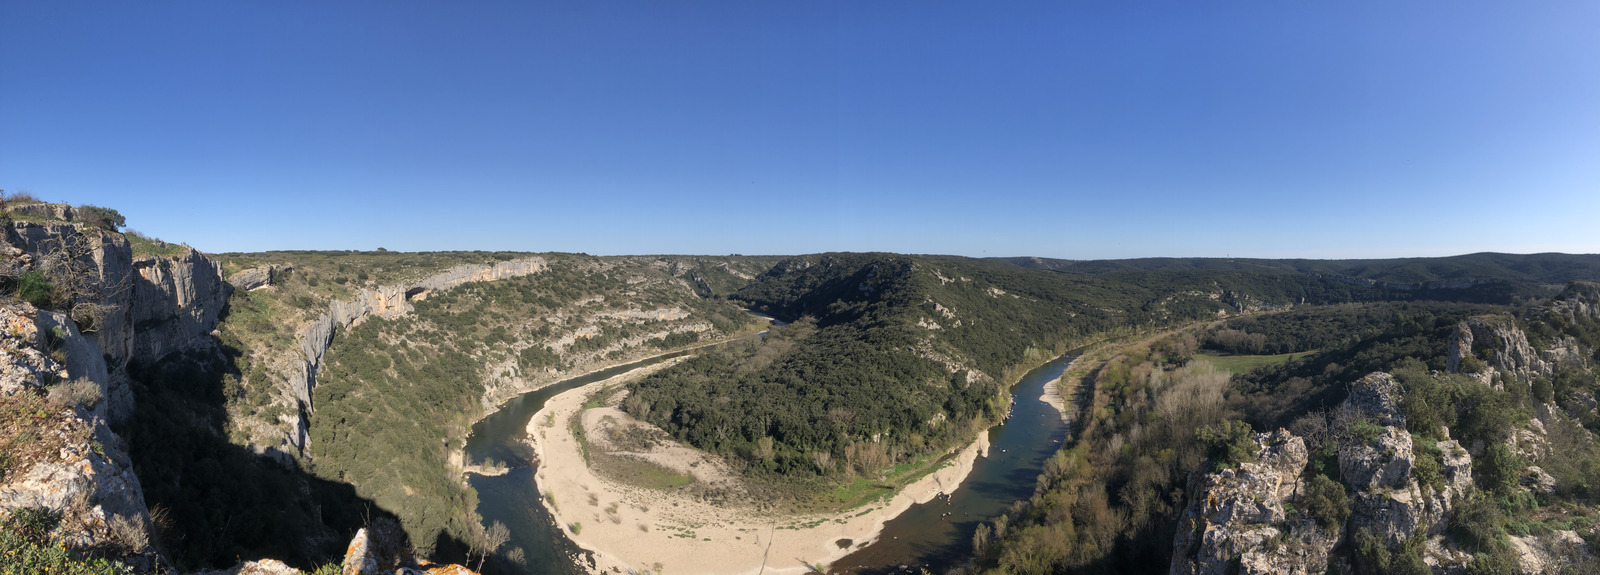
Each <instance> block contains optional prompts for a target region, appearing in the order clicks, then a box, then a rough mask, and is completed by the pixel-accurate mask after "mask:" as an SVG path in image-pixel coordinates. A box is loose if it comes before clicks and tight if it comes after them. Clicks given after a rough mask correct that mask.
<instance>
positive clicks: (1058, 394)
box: [1039, 355, 1083, 424]
mask: <svg viewBox="0 0 1600 575" xmlns="http://www.w3.org/2000/svg"><path fill="white" fill-rule="evenodd" d="M1082 359H1083V356H1082V355H1079V356H1078V357H1076V358H1073V360H1072V362H1071V363H1068V364H1067V367H1066V369H1065V370H1064V371H1063V372H1062V373H1061V376H1060V377H1057V378H1055V379H1052V380H1050V381H1049V382H1046V383H1045V384H1044V392H1043V393H1041V394H1040V395H1039V401H1043V402H1045V404H1047V405H1049V406H1050V407H1053V408H1055V410H1056V413H1057V414H1060V415H1061V422H1062V423H1067V424H1070V423H1072V414H1071V413H1069V412H1068V411H1067V398H1066V395H1064V394H1063V393H1062V391H1061V385H1062V381H1064V380H1066V379H1067V377H1068V376H1069V375H1077V376H1078V377H1080V378H1081V377H1082V374H1074V373H1073V370H1072V368H1073V367H1076V366H1077V365H1078V362H1079V361H1081V360H1082ZM1071 387H1073V388H1076V387H1077V386H1076V385H1073V386H1071Z"/></svg>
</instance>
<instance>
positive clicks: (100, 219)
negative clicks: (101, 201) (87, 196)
mask: <svg viewBox="0 0 1600 575" xmlns="http://www.w3.org/2000/svg"><path fill="white" fill-rule="evenodd" d="M78 221H81V222H83V223H86V224H89V225H91V226H94V227H96V228H100V229H102V230H105V231H108V232H114V231H117V228H120V227H122V226H124V225H127V223H128V219H127V218H124V217H122V214H120V213H117V211H116V210H113V209H111V208H102V207H100V206H92V205H82V206H78Z"/></svg>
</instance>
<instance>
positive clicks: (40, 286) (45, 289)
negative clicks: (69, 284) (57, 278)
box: [12, 270, 56, 309]
mask: <svg viewBox="0 0 1600 575" xmlns="http://www.w3.org/2000/svg"><path fill="white" fill-rule="evenodd" d="M12 289H13V291H12V293H14V294H16V296H17V299H20V300H22V301H25V302H28V303H31V304H33V307H36V308H39V309H48V308H52V307H55V294H56V285H55V284H53V283H51V282H50V279H49V278H47V277H45V275H44V272H41V271H38V270H34V271H30V272H28V273H25V274H22V276H21V277H18V278H17V279H16V280H14V283H13V284H12Z"/></svg>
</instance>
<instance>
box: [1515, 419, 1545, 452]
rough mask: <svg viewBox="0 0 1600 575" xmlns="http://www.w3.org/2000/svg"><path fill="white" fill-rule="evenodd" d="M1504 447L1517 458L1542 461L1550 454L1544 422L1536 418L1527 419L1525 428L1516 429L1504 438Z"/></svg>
mask: <svg viewBox="0 0 1600 575" xmlns="http://www.w3.org/2000/svg"><path fill="white" fill-rule="evenodd" d="M1505 445H1506V448H1507V449H1509V450H1511V452H1512V453H1515V454H1516V455H1517V457H1521V458H1523V459H1526V460H1528V461H1544V458H1545V456H1547V455H1548V454H1549V453H1550V440H1549V437H1548V434H1547V433H1546V432H1545V429H1544V422H1542V421H1539V420H1538V419H1537V418H1535V419H1529V420H1528V425H1527V426H1526V427H1520V428H1517V430H1516V431H1514V432H1512V433H1511V434H1510V435H1508V436H1506V441H1505Z"/></svg>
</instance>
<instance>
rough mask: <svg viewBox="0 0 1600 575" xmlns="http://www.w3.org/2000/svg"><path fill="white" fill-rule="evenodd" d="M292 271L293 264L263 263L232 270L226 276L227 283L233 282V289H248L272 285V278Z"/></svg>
mask: <svg viewBox="0 0 1600 575" xmlns="http://www.w3.org/2000/svg"><path fill="white" fill-rule="evenodd" d="M289 271H294V266H280V265H275V264H274V265H265V266H261V267H254V268H250V269H247V270H240V271H237V272H234V273H233V275H230V276H228V283H230V284H233V289H242V290H245V291H250V290H253V289H258V288H264V287H267V286H270V285H272V282H273V281H275V280H274V278H276V277H278V275H279V274H282V273H284V272H289Z"/></svg>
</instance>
